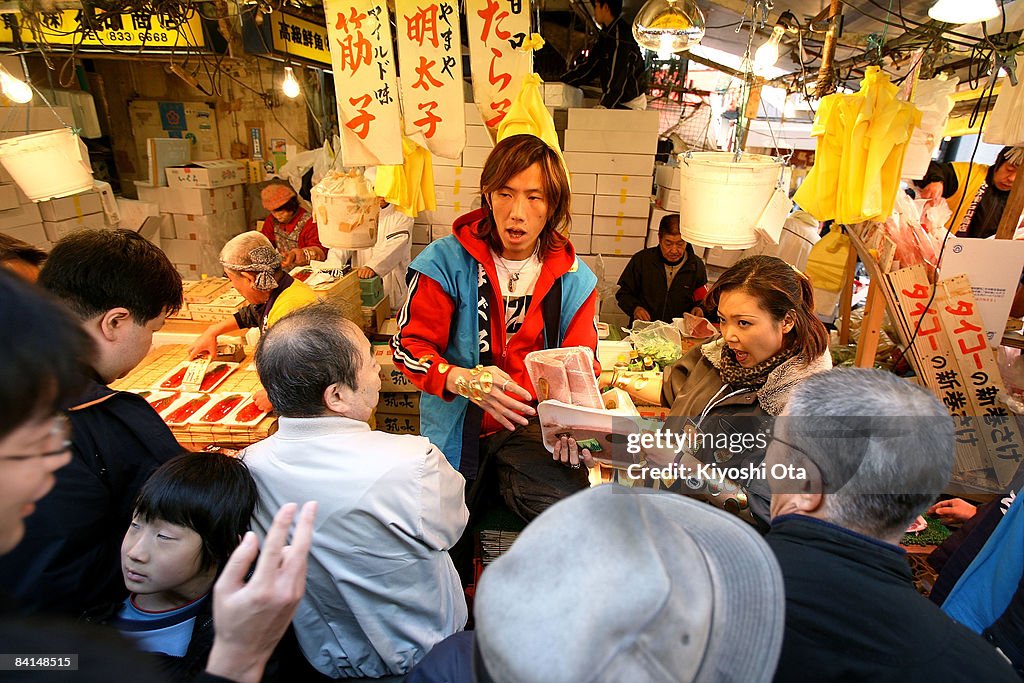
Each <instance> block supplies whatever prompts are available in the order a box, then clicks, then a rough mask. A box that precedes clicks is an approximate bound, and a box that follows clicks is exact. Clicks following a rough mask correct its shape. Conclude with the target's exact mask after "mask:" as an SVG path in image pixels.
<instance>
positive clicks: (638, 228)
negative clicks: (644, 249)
mask: <svg viewBox="0 0 1024 683" xmlns="http://www.w3.org/2000/svg"><path fill="white" fill-rule="evenodd" d="M590 231H591V232H592V233H593V234H595V235H612V236H614V237H637V238H639V239H640V241H643V239H644V237H646V236H647V218H646V217H644V218H631V217H621V218H620V217H618V216H594V222H593V225H592V226H591V229H590ZM594 251H595V253H599V252H597V249H596V247H595V249H594Z"/></svg>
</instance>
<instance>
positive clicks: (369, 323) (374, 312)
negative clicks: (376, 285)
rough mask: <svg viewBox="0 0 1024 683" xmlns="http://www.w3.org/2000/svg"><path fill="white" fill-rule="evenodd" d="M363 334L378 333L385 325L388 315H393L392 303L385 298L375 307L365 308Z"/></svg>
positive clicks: (363, 308)
mask: <svg viewBox="0 0 1024 683" xmlns="http://www.w3.org/2000/svg"><path fill="white" fill-rule="evenodd" d="M362 311H363V332H365V333H367V334H371V333H373V332H376V331H377V330H379V329H380V328H381V325H383V324H384V321H385V320H386V319H387V317H388V314H389V313H391V303H390V302H389V301H388V298H387V297H386V296H385V297H384V298H382V299H381V300H380V301H378V302H377V303H376V304H375V305H373V306H363V307H362Z"/></svg>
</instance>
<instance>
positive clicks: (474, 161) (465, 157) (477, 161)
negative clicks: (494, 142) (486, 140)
mask: <svg viewBox="0 0 1024 683" xmlns="http://www.w3.org/2000/svg"><path fill="white" fill-rule="evenodd" d="M490 155H491V148H490V147H466V148H465V149H463V150H462V164H460V165H462V166H469V167H470V168H483V167H484V162H485V161H487V157H489V156H490Z"/></svg>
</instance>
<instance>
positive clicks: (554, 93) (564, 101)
mask: <svg viewBox="0 0 1024 683" xmlns="http://www.w3.org/2000/svg"><path fill="white" fill-rule="evenodd" d="M543 95H544V104H546V105H548V106H549V107H558V108H559V109H567V108H570V107H581V106H583V91H582V90H580V89H579V88H577V87H575V86H572V85H568V84H566V83H545V84H544V93H543Z"/></svg>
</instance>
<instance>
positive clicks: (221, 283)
mask: <svg viewBox="0 0 1024 683" xmlns="http://www.w3.org/2000/svg"><path fill="white" fill-rule="evenodd" d="M183 286H184V287H185V302H186V303H188V304H208V303H210V302H211V301H213V300H214V299H217V298H218V297H220V295H221V294H226V293H227V292H229V291H231V290H232V289H233V287H232V286H231V282H230V281H229V280H228V279H227V278H226V277H210V278H206V279H205V280H193V281H189V282H187V283H183Z"/></svg>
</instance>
